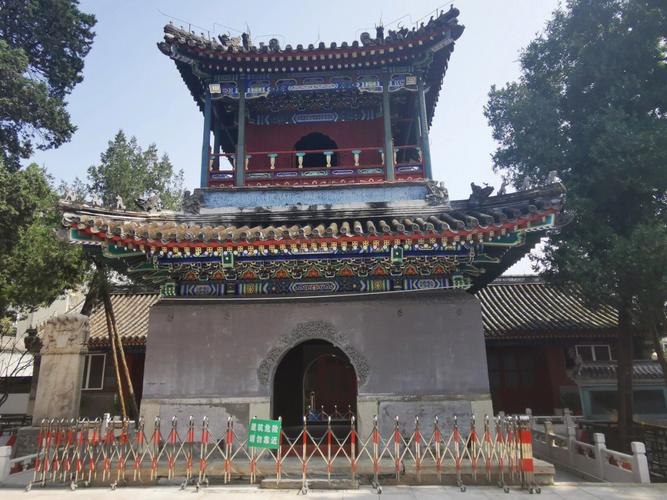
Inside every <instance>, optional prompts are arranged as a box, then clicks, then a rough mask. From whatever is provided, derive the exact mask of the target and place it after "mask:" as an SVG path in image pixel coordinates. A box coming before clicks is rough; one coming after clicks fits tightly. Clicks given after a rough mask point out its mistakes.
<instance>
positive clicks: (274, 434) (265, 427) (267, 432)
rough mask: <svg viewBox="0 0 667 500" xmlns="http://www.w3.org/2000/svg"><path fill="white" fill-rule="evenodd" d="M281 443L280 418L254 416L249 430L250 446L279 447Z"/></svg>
mask: <svg viewBox="0 0 667 500" xmlns="http://www.w3.org/2000/svg"><path fill="white" fill-rule="evenodd" d="M278 443H280V420H261V419H258V418H253V419H252V420H251V421H250V429H249V430H248V446H252V447H255V448H273V449H277V448H278Z"/></svg>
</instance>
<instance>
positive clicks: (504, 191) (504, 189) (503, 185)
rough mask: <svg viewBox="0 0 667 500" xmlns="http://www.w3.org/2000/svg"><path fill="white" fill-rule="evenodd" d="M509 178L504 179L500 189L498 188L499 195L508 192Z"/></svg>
mask: <svg viewBox="0 0 667 500" xmlns="http://www.w3.org/2000/svg"><path fill="white" fill-rule="evenodd" d="M507 184H508V182H507V179H503V182H502V183H501V184H500V189H498V196H502V195H504V194H507Z"/></svg>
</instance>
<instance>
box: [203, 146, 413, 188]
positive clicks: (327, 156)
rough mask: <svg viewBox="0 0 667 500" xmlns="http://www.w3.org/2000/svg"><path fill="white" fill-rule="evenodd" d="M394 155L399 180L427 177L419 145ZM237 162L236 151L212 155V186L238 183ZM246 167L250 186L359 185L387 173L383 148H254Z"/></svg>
mask: <svg viewBox="0 0 667 500" xmlns="http://www.w3.org/2000/svg"><path fill="white" fill-rule="evenodd" d="M393 155H394V170H395V178H396V179H397V180H413V179H422V178H423V177H424V166H423V158H422V152H421V149H420V148H419V147H418V146H414V145H406V146H396V147H394V148H393ZM237 163H238V162H237V158H236V155H235V154H230V153H217V154H216V153H213V154H211V155H210V156H209V186H232V185H234V181H235V178H236V169H237V167H238V165H237ZM243 168H244V176H243V177H244V185H247V186H264V185H312V184H316V185H317V184H355V183H366V182H381V181H383V180H384V179H385V176H386V161H385V151H384V148H381V147H363V148H339V149H317V150H308V151H296V150H286V151H254V152H248V153H246V154H245V160H244V166H243Z"/></svg>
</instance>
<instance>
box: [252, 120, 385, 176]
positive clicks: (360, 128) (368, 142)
mask: <svg viewBox="0 0 667 500" xmlns="http://www.w3.org/2000/svg"><path fill="white" fill-rule="evenodd" d="M312 132H319V133H321V134H324V135H327V136H329V137H330V138H331V139H332V140H333V141H334V142H335V143H336V144H337V145H338V148H339V149H344V148H354V149H362V148H366V147H372V148H375V149H380V148H382V147H383V146H384V127H383V119H382V118H376V119H375V120H364V121H349V122H322V123H303V124H296V125H283V124H277V125H250V124H248V125H246V152H247V154H250V155H253V153H256V152H263V153H266V152H279V151H292V150H294V145H295V144H296V143H297V142H298V141H299V139H301V138H302V137H304V136H306V135H308V134H310V133H312ZM295 162H296V160H294V157H293V156H292V155H280V156H279V157H278V158H277V160H276V168H279V169H280V168H294V167H295ZM359 163H360V165H365V166H368V165H379V164H380V156H379V153H376V152H370V151H369V152H365V151H364V152H362V154H361V158H360V162H359ZM351 164H353V163H352V155H351V154H349V153H348V154H346V153H341V154H340V155H339V159H338V166H350V165H351ZM268 168H269V159H268V157H267V156H266V155H265V154H262V155H256V154H254V155H253V157H252V158H251V160H250V163H249V170H256V169H268Z"/></svg>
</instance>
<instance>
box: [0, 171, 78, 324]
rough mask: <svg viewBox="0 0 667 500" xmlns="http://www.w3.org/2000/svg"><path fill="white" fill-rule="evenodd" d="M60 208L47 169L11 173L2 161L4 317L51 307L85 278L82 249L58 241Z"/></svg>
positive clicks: (0, 308)
mask: <svg viewBox="0 0 667 500" xmlns="http://www.w3.org/2000/svg"><path fill="white" fill-rule="evenodd" d="M56 205H57V195H56V193H55V191H54V189H53V188H52V186H51V182H50V179H49V177H48V176H47V174H46V173H45V172H44V170H42V169H41V168H40V167H39V166H37V165H35V164H32V165H30V166H28V167H27V168H25V169H23V170H20V171H10V170H9V169H7V168H5V167H4V165H3V164H2V161H1V160H0V234H2V238H1V239H0V318H6V317H12V316H13V315H14V314H15V312H16V311H17V310H18V309H34V308H36V307H39V306H42V305H46V304H49V303H51V302H53V300H55V299H56V298H57V297H58V296H59V295H60V294H61V293H62V292H63V290H65V289H68V288H73V287H75V286H76V285H77V284H79V283H80V282H81V280H82V279H83V278H84V275H85V273H86V271H87V265H86V263H85V261H84V260H83V258H82V255H81V250H80V248H78V247H73V246H70V245H68V244H66V243H64V242H63V241H60V240H59V239H58V238H57V237H56V229H57V228H58V227H59V226H60V224H59V222H60V218H59V214H58V211H57V208H56Z"/></svg>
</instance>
